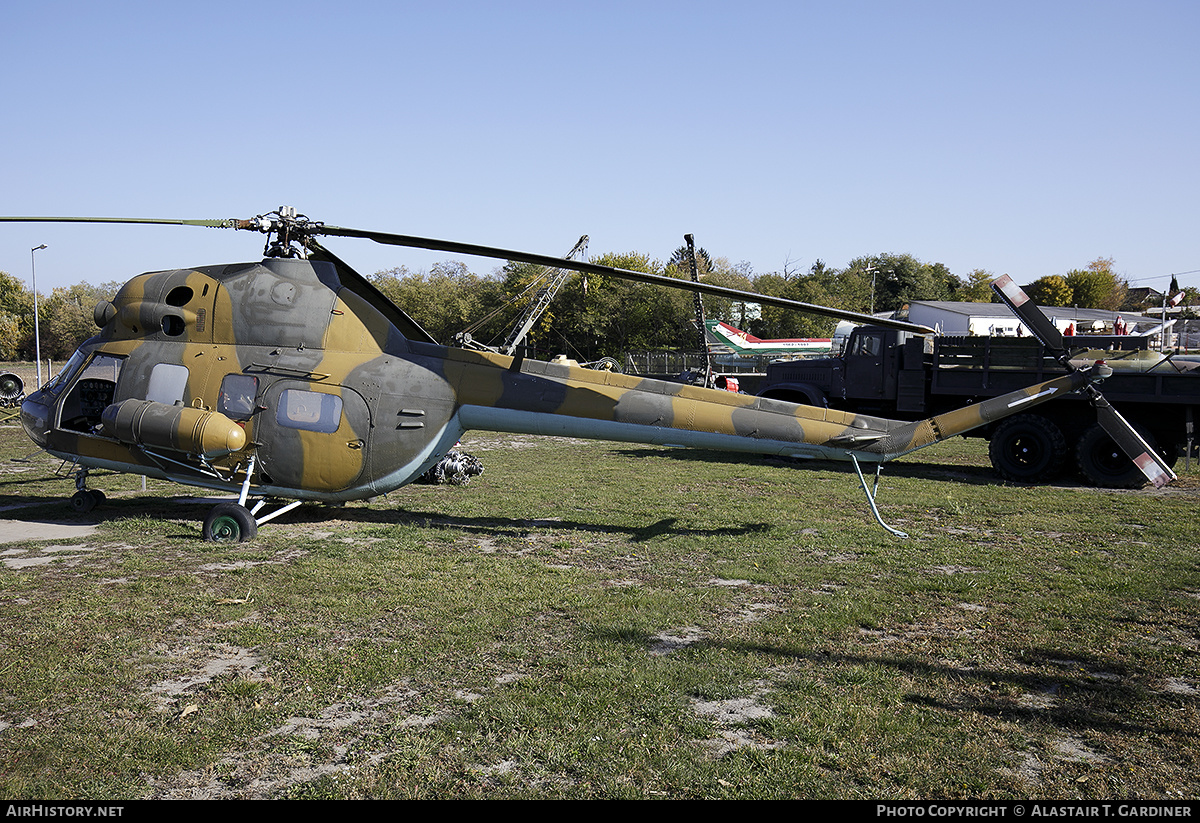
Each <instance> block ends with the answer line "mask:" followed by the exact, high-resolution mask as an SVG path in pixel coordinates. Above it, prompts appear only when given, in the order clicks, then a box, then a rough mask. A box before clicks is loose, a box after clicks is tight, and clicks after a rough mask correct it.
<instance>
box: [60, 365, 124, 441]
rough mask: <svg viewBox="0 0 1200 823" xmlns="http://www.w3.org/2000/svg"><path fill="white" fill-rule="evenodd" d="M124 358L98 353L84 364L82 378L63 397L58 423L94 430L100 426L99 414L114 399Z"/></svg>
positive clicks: (86, 431)
mask: <svg viewBox="0 0 1200 823" xmlns="http://www.w3.org/2000/svg"><path fill="white" fill-rule="evenodd" d="M124 362H125V358H123V357H113V356H111V355H107V354H97V355H96V356H95V357H93V358H92V359H91V361H90V362H89V363H88V364H87V365H86V366H84V367H83V371H82V372H80V374H79V379H78V380H76V381H75V383H74V385H72V386H71V390H70V392H68V394H67V396H66V397H64V398H63V402H62V410H61V411H60V413H59V418H58V419H59V425H60V426H61V427H62V428H64V429H70V430H72V431H78V432H85V433H92V432H94V431H95V430H97V429H98V428H99V426H100V414H101V412H103V411H104V409H105V408H107V407H108V406H109V405H111V404H112V402H113V394H114V393H115V392H116V389H117V378H119V377H120V376H121V366H122V364H124Z"/></svg>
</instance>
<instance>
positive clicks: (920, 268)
mask: <svg viewBox="0 0 1200 823" xmlns="http://www.w3.org/2000/svg"><path fill="white" fill-rule="evenodd" d="M848 268H849V269H850V270H856V271H859V272H861V273H862V274H863V275H864V276H865V277H866V278H867V280H868V281H870V280H871V279H872V278H873V280H874V284H875V286H874V289H873V292H874V294H873V298H874V299H873V300H872V303H873V307H872V306H869V307H868V309H869V310H874V311H877V312H883V311H894V310H896V309H899V308H901V307H902V306H904V305H906V304H908V303H911V302H912V301H914V300H950V299H952V298H953V297H954V293H955V292H956V291H957V290H958V287H959V285H961V281H959V279H958V278H957V277H955V276H954V275H953V274H951V272H950V270H949V269H948V268H946V266H945V265H943V264H941V263H922V262H921V261H920V260H918V259H916V258H915V257H913V256H912V255H911V254H880V255H876V256H874V257H860V258H857V259H856V260H852V261H850V265H849V267H848Z"/></svg>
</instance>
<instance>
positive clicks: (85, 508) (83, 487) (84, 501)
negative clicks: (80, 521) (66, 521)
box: [71, 469, 105, 514]
mask: <svg viewBox="0 0 1200 823" xmlns="http://www.w3.org/2000/svg"><path fill="white" fill-rule="evenodd" d="M104 500H105V497H104V492H102V491H100V490H99V489H89V488H88V487H87V469H80V470H79V471H77V472H75V494H73V495H71V510H72V511H73V512H75V513H76V514H87V513H88V512H90V511H91V510H92V509H94V508H96V507H97V506H99V505H100V504H101V503H103V502H104Z"/></svg>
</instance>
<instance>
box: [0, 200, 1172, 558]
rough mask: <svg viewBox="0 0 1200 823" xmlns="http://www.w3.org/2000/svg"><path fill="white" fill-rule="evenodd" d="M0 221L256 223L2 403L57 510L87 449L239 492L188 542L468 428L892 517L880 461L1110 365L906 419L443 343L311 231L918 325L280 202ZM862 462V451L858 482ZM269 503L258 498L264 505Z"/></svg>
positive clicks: (1153, 466) (418, 453)
mask: <svg viewBox="0 0 1200 823" xmlns="http://www.w3.org/2000/svg"><path fill="white" fill-rule="evenodd" d="M0 221H9V222H16V221H22V222H101V223H162V224H170V225H198V226H210V227H219V228H234V229H243V230H250V231H257V232H262V233H265V234H266V235H267V242H266V249H265V258H264V259H263V260H261V262H257V263H242V264H233V265H218V266H205V267H200V268H195V269H177V270H173V271H159V272H151V273H146V274H142V275H139V276H137V277H135V278H133V279H132V280H130V281H129V282H128V283H126V284H125V285H124V286H123V287H122V288H121V289H120V291H119V292H118V293H117V295H116V297H115V298H114V300H113V301H112V302H102V303H101V304H99V305H98V306H97V307H96V310H95V320H96V324H97V325H98V326H99V327H100V332H99V334H98V335H96V336H95V337H92V338H91V339H89V340H88V341H86V342H85V343H83V345H81V346H80V348H79V350H78V351H76V352H75V354H74V355H73V356H72V357H71V359H70V360H69V362H68V363H67V364H66V365H65V366H64V367H63V368H62V370H61V371H60V372H59V373H58V375H57V376H56V377H55V378H54V379H53V380H52V381H50V382H49V383H48V384H47V385H46V386H44V387H43V388H42V389H40V390H38V391H36V392H34V393H33V394H31V395H29V396H28V397H26V398H25V399H24V401H23V403H22V405H21V422H22V424H23V426H24V428H25V431H26V432H27V433H28V435H29V437H30V438H31V439H32V440H33V441H34V442H35V443H36V444H37V445H38V446H40V447H41V448H43V449H45V450H46V451H47V452H49V453H50V454H52V455H55V456H57V457H60V458H62V459H64V460H66V461H69V462H70V463H71V464H73V465H74V466H76V467H77V471H76V479H75V482H76V492H75V494H74V497H73V498H72V501H71V502H72V506H73V507H74V508H75V509H76V510H77V511H87V510H90V509H91V508H92V507H93V506H95V505H96V504H97V503H99V502H100V501H102V500H103V494H102V493H101V492H99V491H97V490H94V489H91V488H89V487H88V485H87V477H88V472H89V470H92V469H106V470H115V471H120V472H129V473H135V474H141V475H146V476H150V477H156V478H161V479H166V480H171V481H175V482H179V483H184V484H189V485H193V486H199V487H206V488H210V489H217V490H222V491H224V492H232V493H235V494H237V502H233V501H226V502H221V503H219V504H217V505H216V506H215V508H213V509H212V511H211V512H210V513H209V515H208V516H207V518H206V519H205V522H204V537H205V538H206V539H208V540H216V541H244V540H249V539H251V538H253V537H254V535H255V534H257V531H258V527H259V525H261V524H262V523H265V522H267V521H269V520H271V519H272V518H275V517H277V516H279V515H281V514H283V513H285V512H287V511H289V510H291V509H292V508H294V507H295V506H298V505H300V504H301V503H302V502H305V501H317V502H340V501H347V500H355V499H365V498H370V497H375V496H377V495H381V494H384V493H386V492H389V491H392V490H394V489H397V488H400V487H402V486H404V485H406V484H409V483H412V482H413V481H415V480H416V479H417V478H419V477H421V476H422V475H423V474H424V473H425V472H426V471H427V470H428V469H430V467H432V466H434V465H436V464H437V462H438V461H439V460H440V459H441V458H442V457H443V456H445V455H446V454H447V453H448V452H449V451H450V450H451V449H452V448H453V447H454V446H455V444H456V443H457V442H458V441H459V438H460V437H461V436H462V435H463V434H464V432H466V431H468V430H487V431H495V432H510V433H521V434H538V435H558V436H566V437H576V438H590V439H600V440H613V441H623V442H633V443H646V444H657V445H665V446H686V447H695V448H705V449H717V450H722V451H736V452H748V453H753V454H769V455H782V456H788V457H794V458H823V459H831V460H843V461H849V462H851V463H852V464H853V465H854V468H855V471H856V472H857V475H858V479H859V481H860V483H861V486H862V489H863V491H864V493H865V494H866V498H867V501H868V503H869V505H870V508H871V511H872V513H873V515H874V516H875V519H876V520H877V521H878V522H879V524H880V525H881V526H883V527H884V528H886V529H888V530H889V531H890V532H892V533H894V534H896V535H899V536H902V537H903V536H905V535H904V534H903V533H902V532H900V531H898V530H896V529H893V528H892V527H890V526H888V525H887V524H886V523H884V521H883V519H882V517H881V516H880V513H879V510H878V508H877V506H876V500H875V498H876V492H877V489H878V482H879V471H880V468H881V466H882V464H883V463H884V462H886V461H889V460H893V459H895V458H897V457H900V456H902V455H905V454H908V453H910V452H912V451H915V450H917V449H920V448H923V447H925V446H928V445H930V444H932V443H936V442H939V441H942V440H945V439H947V438H949V437H952V436H955V435H958V434H961V433H963V432H965V431H968V430H970V429H973V428H976V427H979V426H983V425H985V424H987V423H989V422H991V421H994V420H997V419H1000V418H1002V417H1006V416H1008V415H1011V414H1015V413H1018V412H1021V411H1025V410H1027V409H1028V408H1030V407H1032V406H1034V405H1036V404H1039V403H1044V402H1047V401H1050V400H1052V399H1054V398H1056V397H1060V396H1062V395H1064V394H1067V393H1069V392H1074V391H1085V392H1088V393H1090V394H1091V395H1092V399H1093V402H1095V403H1096V404H1097V406H1098V407H1101V408H1105V407H1106V406H1107V404H1106V403H1104V400H1103V398H1102V397H1101V396H1100V395H1099V392H1098V391H1097V390H1096V389H1095V387H1094V386H1093V383H1094V382H1096V381H1098V380H1100V379H1103V378H1104V377H1106V376H1107V375H1108V374H1110V373H1111V370H1109V369H1108V368H1107V367H1106V366H1104V364H1102V363H1101V364H1094V365H1091V366H1089V367H1087V368H1080V369H1071V368H1069V369H1068V372H1067V373H1066V374H1065V375H1063V376H1061V377H1057V378H1055V379H1053V380H1048V381H1046V382H1043V383H1039V384H1037V385H1034V386H1031V387H1029V388H1027V389H1024V390H1022V391H1017V392H1013V393H1011V394H1008V395H1004V396H1002V397H997V398H994V399H990V400H987V401H986V402H982V403H979V404H977V405H973V406H968V407H966V408H963V409H961V410H958V411H954V412H950V413H947V414H942V415H939V416H937V417H933V418H930V419H928V420H923V421H919V422H915V423H914V422H907V421H894V420H886V419H880V418H874V417H867V416H863V415H856V414H849V413H845V412H840V411H835V410H832V409H825V408H815V407H811V406H802V405H795V404H792V403H786V402H782V401H778V400H769V399H765V398H758V397H753V396H747V395H741V394H733V393H731V392H728V391H721V390H717V389H709V388H703V387H697V386H688V385H682V384H676V383H670V382H661V381H653V380H645V379H642V378H639V377H636V376H630V375H623V374H618V373H613V372H608V371H598V370H590V369H586V368H581V367H577V366H571V365H560V364H552V363H545V362H539V361H535V360H530V359H526V358H524V357H522V356H520V355H519V354H518V355H517V356H507V355H503V354H499V353H493V352H480V351H469V350H465V349H458V348H451V347H447V346H442V345H439V344H438V343H437V342H436V341H434V340H433V339H432V338H431V337H430V336H429V335H428V334H427V333H426V332H425V331H424V330H423V329H422V328H421V327H420V326H419V325H418V324H417V323H416V322H414V321H413V320H412V318H410V317H409V316H408V315H407V314H405V313H404V311H403V310H402V309H401V308H399V307H397V306H396V305H394V304H393V303H391V302H390V301H389V300H387V298H385V297H384V296H383V295H382V294H380V293H379V292H378V291H377V290H376V289H375V288H374V287H373V286H372V285H371V284H370V283H369V282H368V281H367V280H366V279H365V278H363V277H362V276H361V275H360V274H358V273H357V272H355V271H354V270H353V269H352V268H350V267H349V266H348V265H346V264H345V263H344V262H342V261H341V260H340V259H338V258H337V257H336V256H334V255H333V254H332V253H331V252H330V251H329V250H327V249H326V248H325V247H324V246H322V245H321V244H320V243H319V242H318V240H317V238H318V237H322V236H336V237H353V238H365V239H369V240H373V241H375V242H378V243H383V244H390V245H396V246H405V247H416V248H425V249H432V250H439V251H445V252H450V253H459V254H465V255H470V256H482V257H492V258H497V259H507V260H515V261H521V262H526V263H533V264H537V265H544V266H552V267H567V268H572V269H575V270H577V271H581V272H585V273H592V274H600V275H608V276H613V277H619V278H626V279H630V280H635V281H641V282H647V283H656V284H660V285H665V286H673V287H682V288H688V289H691V290H693V291H698V292H701V293H705V294H711V295H717V296H723V297H732V298H734V299H737V300H748V301H751V302H759V303H766V304H770V305H779V306H783V307H787V308H792V309H797V310H800V311H807V312H814V313H818V314H822V315H825V316H830V317H836V318H840V319H845V320H851V321H854V322H872V323H876V324H878V323H880V322H883V323H885V324H887V325H895V326H899V327H901V328H906V329H909V330H913V331H918V332H922V333H926V332H931V331H932V330H930V329H925V328H923V327H915V326H913V325H911V324H908V323H903V322H899V321H881V320H880V319H878V318H873V317H868V316H865V315H861V314H857V313H854V312H847V311H841V310H838V309H831V308H825V307H820V306H814V305H811V304H807V303H800V302H797V301H791V300H786V299H782V298H774V297H769V296H766V295H758V294H753V293H750V292H743V291H739V290H735V289H729V288H725V287H720V286H714V285H709V284H704V283H702V282H689V281H685V280H679V279H675V278H670V277H665V276H661V275H653V274H645V273H641V272H632V271H626V270H622V269H614V268H612V267H608V266H602V265H598V264H594V263H589V262H585V261H576V260H569V259H565V258H559V257H549V256H545V255H539V254H529V253H525V252H516V251H510V250H504V249H497V248H491V247H484V246H475V245H469V244H464V243H457V242H451V241H441V240H431V239H427V238H419V237H411V236H407V235H398V234H388V233H381V232H373V231H363V230H358V229H347V228H341V227H337V226H330V225H325V224H322V223H318V222H314V221H310V220H309V219H308V218H306V217H304V216H303V215H297V214H296V212H295V210H294V209H291V208H287V207H284V208H281V209H279V210H278V211H275V212H270V213H268V214H266V215H260V216H258V217H255V218H253V219H250V220H157V219H126V218H44V217H43V218H0ZM1002 285H1004V289H1003V292H1004V294H1005V295H1006V296H1007V297H1008V299H1010V302H1012V303H1013V305H1014V310H1016V311H1018V312H1019V313H1021V316H1022V319H1023V320H1025V322H1026V323H1027V325H1030V326H1031V328H1035V329H1036V330H1037V331H1038V332H1039V333H1041V334H1046V335H1048V336H1052V335H1051V333H1057V332H1056V330H1054V328H1053V325H1052V324H1050V323H1049V321H1048V320H1046V321H1045V323H1040V322H1038V320H1037V317H1036V316H1040V312H1039V311H1038V310H1037V308H1036V307H1035V306H1033V304H1032V303H1029V302H1028V301H1027V300H1026V299H1024V296H1023V295H1021V294H1019V289H1017V290H1016V291H1015V292H1014V291H1013V287H1011V284H1002ZM1035 315H1036V316H1035ZM1043 319H1044V318H1043ZM1045 326H1049V327H1050V331H1049V332H1047V331H1046V330H1045ZM1061 340H1062V338H1061V337H1059V338H1058V341H1059V346H1058V348H1059V349H1060V350H1061V349H1062V345H1061ZM1051 342H1053V341H1051ZM1065 356H1066V355H1065V353H1064V357H1065ZM1065 362H1066V361H1065V360H1064V363H1065ZM1110 411H1111V410H1110ZM1101 419H1102V420H1103V421H1105V422H1106V425H1108V426H1110V427H1111V431H1112V433H1113V437H1114V440H1117V442H1118V443H1120V444H1121V445H1122V447H1123V448H1125V449H1126V451H1127V453H1129V454H1130V455H1131V458H1133V459H1135V461H1137V462H1138V463H1139V465H1140V466H1141V467H1142V468H1143V470H1144V471H1145V473H1146V474H1147V477H1149V478H1150V479H1151V480H1152V481H1153V482H1155V483H1156V484H1160V485H1161V484H1162V483H1165V482H1168V481H1169V480H1170V479H1172V478H1173V477H1174V475H1173V474H1172V473H1171V470H1170V469H1169V468H1168V467H1167V466H1166V465H1164V464H1163V463H1162V461H1161V459H1159V458H1158V456H1157V455H1156V454H1154V451H1153V450H1152V449H1150V448H1148V447H1147V446H1146V445H1145V443H1144V442H1142V441H1141V440H1140V438H1138V437H1137V435H1136V434H1135V433H1134V432H1133V430H1132V428H1130V427H1129V426H1128V424H1126V423H1125V422H1124V421H1123V420H1121V419H1120V418H1119V415H1116V412H1111V414H1107V413H1106V414H1103V415H1102V416H1101ZM864 463H865V464H868V465H870V464H874V466H875V486H874V487H873V488H872V487H869V486H868V482H867V477H866V476H865V475H864V473H863V469H862V464H864ZM285 501H290V502H285ZM269 503H277V507H275V508H273V509H271V510H270V511H268V510H267V509H268V508H270V506H269V505H268V504H269Z"/></svg>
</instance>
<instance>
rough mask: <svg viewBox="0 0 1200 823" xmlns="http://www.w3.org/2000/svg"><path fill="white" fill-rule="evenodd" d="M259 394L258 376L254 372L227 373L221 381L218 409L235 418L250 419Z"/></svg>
mask: <svg viewBox="0 0 1200 823" xmlns="http://www.w3.org/2000/svg"><path fill="white" fill-rule="evenodd" d="M257 396H258V378H257V377H255V376H254V375H252V374H227V375H225V379H224V380H222V381H221V396H220V397H219V398H218V399H217V411H219V412H220V413H221V414H223V415H225V416H226V417H230V418H232V419H234V420H249V419H250V416H251V415H252V414H254V398H255V397H257Z"/></svg>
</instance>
